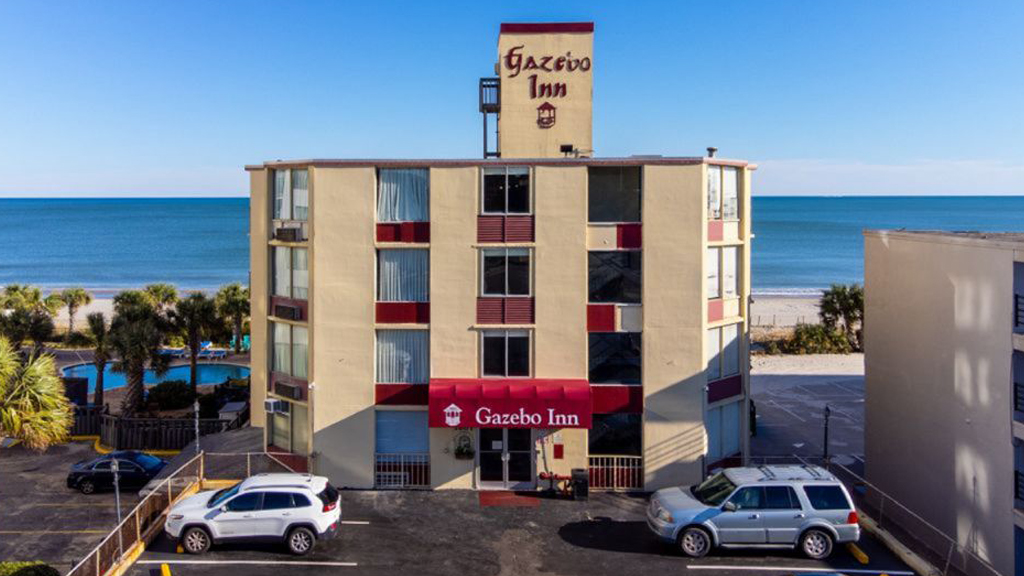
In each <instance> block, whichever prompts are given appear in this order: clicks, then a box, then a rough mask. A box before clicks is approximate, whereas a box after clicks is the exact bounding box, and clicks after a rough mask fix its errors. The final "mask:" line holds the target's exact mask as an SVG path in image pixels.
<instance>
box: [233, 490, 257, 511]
mask: <svg viewBox="0 0 1024 576" xmlns="http://www.w3.org/2000/svg"><path fill="white" fill-rule="evenodd" d="M260 496H262V494H260V493H259V492H249V493H248V494H242V495H241V496H239V497H237V498H235V499H233V500H231V501H230V502H228V510H230V511H231V512H252V511H253V510H256V509H258V508H259V507H260Z"/></svg>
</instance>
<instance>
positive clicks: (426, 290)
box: [377, 249, 430, 302]
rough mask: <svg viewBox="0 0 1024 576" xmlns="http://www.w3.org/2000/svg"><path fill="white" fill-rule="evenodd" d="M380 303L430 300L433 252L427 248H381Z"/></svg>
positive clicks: (378, 297) (379, 265) (378, 286)
mask: <svg viewBox="0 0 1024 576" xmlns="http://www.w3.org/2000/svg"><path fill="white" fill-rule="evenodd" d="M377 301H378V302H429V301H430V252H429V251H428V250H423V249H390V250H378V251H377Z"/></svg>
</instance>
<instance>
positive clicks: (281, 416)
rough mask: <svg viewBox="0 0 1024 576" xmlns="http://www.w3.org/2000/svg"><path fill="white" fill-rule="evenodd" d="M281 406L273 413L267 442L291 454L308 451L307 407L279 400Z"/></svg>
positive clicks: (304, 453)
mask: <svg viewBox="0 0 1024 576" xmlns="http://www.w3.org/2000/svg"><path fill="white" fill-rule="evenodd" d="M281 404H282V406H283V408H282V410H281V411H279V412H275V413H274V414H273V420H272V422H271V423H270V430H269V431H268V438H267V442H268V443H269V444H271V445H273V446H276V447H278V448H281V449H284V450H287V451H289V452H291V453H292V454H299V455H303V456H304V455H306V454H308V453H309V428H308V426H309V409H308V408H306V407H305V406H303V405H302V404H296V403H294V402H287V401H283V400H282V402H281Z"/></svg>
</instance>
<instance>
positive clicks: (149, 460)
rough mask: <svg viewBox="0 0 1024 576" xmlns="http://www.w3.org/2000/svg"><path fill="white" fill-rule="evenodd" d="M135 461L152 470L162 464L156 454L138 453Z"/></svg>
mask: <svg viewBox="0 0 1024 576" xmlns="http://www.w3.org/2000/svg"><path fill="white" fill-rule="evenodd" d="M135 462H136V463H137V464H139V466H142V467H143V468H145V469H146V470H150V469H152V468H156V467H158V466H160V459H159V458H157V457H156V456H150V455H149V454H142V453H139V454H136V455H135Z"/></svg>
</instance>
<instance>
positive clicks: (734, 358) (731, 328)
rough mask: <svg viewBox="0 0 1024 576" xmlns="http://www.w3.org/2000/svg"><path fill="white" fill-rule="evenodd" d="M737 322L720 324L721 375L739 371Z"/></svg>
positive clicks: (738, 332) (730, 374) (729, 374)
mask: <svg viewBox="0 0 1024 576" xmlns="http://www.w3.org/2000/svg"><path fill="white" fill-rule="evenodd" d="M739 326H740V325H739V324H729V325H728V326H722V376H732V375H734V374H739V373H740V330H739Z"/></svg>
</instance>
